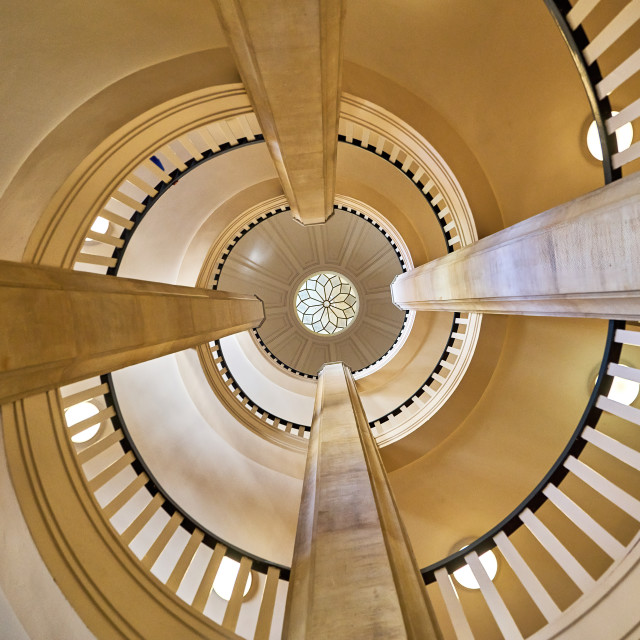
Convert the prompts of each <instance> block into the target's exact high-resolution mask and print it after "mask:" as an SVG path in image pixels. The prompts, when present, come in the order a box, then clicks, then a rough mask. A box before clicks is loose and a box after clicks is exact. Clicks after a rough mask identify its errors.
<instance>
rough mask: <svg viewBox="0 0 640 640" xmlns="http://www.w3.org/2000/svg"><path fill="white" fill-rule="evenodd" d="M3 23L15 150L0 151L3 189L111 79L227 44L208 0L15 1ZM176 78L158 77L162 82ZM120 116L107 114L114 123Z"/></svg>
mask: <svg viewBox="0 0 640 640" xmlns="http://www.w3.org/2000/svg"><path fill="white" fill-rule="evenodd" d="M0 29H1V31H0V33H1V38H0V41H2V59H3V66H4V69H5V74H4V78H3V83H2V85H0V102H1V103H2V105H3V114H4V115H3V127H2V132H1V133H0V146H1V147H2V149H5V150H7V149H10V150H11V153H6V152H5V153H3V154H2V159H0V192H2V191H3V190H4V188H5V187H6V185H7V184H8V182H9V180H10V179H11V178H12V177H13V175H14V174H15V172H16V170H17V169H18V168H19V167H20V166H21V165H22V164H23V163H24V161H25V160H26V158H27V157H28V155H29V154H30V153H31V152H32V151H33V150H34V149H35V148H36V146H37V145H38V144H39V143H40V142H41V141H42V140H43V138H45V136H46V135H48V134H49V133H50V132H51V131H52V130H53V129H54V128H55V127H56V126H57V125H59V124H60V123H61V122H62V121H63V120H64V119H65V118H66V117H67V116H68V115H69V114H70V113H71V112H72V111H74V110H75V109H77V108H79V107H81V106H82V105H84V104H85V103H86V102H87V101H89V100H90V99H92V98H93V97H94V96H96V94H99V93H100V92H101V91H103V90H104V89H105V87H108V86H109V85H112V84H113V83H115V82H117V81H119V80H121V79H122V78H125V77H126V76H129V75H130V74H133V73H135V72H137V71H139V70H141V69H145V68H147V67H152V66H153V65H156V64H158V63H161V62H165V61H169V60H172V59H174V58H179V57H181V56H185V55H187V54H191V53H195V52H198V51H203V50H205V49H211V48H214V47H220V46H224V44H225V42H224V35H223V33H222V30H221V29H220V27H219V25H218V22H217V20H216V18H215V12H214V9H213V7H212V6H211V3H210V2H208V0H195V1H194V2H190V3H189V7H188V9H187V8H186V7H184V6H182V5H180V4H177V3H175V2H171V1H170V0H159V1H153V2H152V1H150V0H144V1H142V2H133V3H132V2H127V1H126V0H116V1H115V2H109V3H101V2H85V3H78V2H76V1H75V0H63V1H62V2H56V3H55V4H52V3H49V2H45V1H43V0H32V1H31V2H27V3H20V2H11V3H6V4H5V5H4V7H3V16H2V26H1V27H0ZM175 80H176V79H175V78H171V77H170V76H165V77H164V78H162V77H159V78H157V81H158V82H159V83H163V84H164V83H166V84H171V83H173V82H175ZM147 91H148V87H147V86H145V84H144V83H140V84H139V85H138V86H137V87H135V86H132V87H130V92H129V97H130V99H131V101H132V102H136V101H141V100H144V97H143V96H144V94H145V92H147ZM117 117H118V116H117V114H116V113H114V112H110V113H109V112H107V113H104V114H103V118H104V120H106V121H111V123H114V122H115V121H117ZM86 124H87V122H85V126H86ZM95 124H98V123H95ZM98 126H99V125H98ZM68 142H73V141H72V140H69V141H68Z"/></svg>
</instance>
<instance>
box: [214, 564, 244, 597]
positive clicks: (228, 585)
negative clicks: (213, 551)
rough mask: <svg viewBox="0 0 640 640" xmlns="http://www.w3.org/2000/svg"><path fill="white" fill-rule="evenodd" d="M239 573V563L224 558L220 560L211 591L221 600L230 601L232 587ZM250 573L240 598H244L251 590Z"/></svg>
mask: <svg viewBox="0 0 640 640" xmlns="http://www.w3.org/2000/svg"><path fill="white" fill-rule="evenodd" d="M239 571H240V563H239V562H237V561H236V560H232V559H231V558H229V557H227V556H225V557H224V558H222V562H221V563H220V568H219V569H218V573H217V574H216V578H215V580H214V581H213V590H214V591H215V592H216V593H217V594H218V595H219V596H220V597H221V598H222V599H223V600H231V594H232V593H233V587H234V585H235V583H236V579H237V577H238V572H239ZM251 580H252V578H251V573H249V575H248V576H247V582H246V583H245V585H244V591H243V592H242V596H243V597H244V596H246V595H247V593H249V589H250V588H251Z"/></svg>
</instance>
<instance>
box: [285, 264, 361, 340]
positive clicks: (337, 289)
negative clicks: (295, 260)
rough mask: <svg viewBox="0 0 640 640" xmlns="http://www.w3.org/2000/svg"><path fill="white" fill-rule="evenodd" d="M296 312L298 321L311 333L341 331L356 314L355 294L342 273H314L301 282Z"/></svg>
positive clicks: (353, 288) (356, 299)
mask: <svg viewBox="0 0 640 640" xmlns="http://www.w3.org/2000/svg"><path fill="white" fill-rule="evenodd" d="M296 312H297V314H298V318H299V320H300V322H302V324H303V325H304V326H305V327H306V328H307V329H309V331H313V333H319V334H320V335H332V334H335V333H340V331H343V330H344V329H346V328H347V327H348V326H349V325H350V324H351V322H352V321H353V319H354V318H355V317H356V314H357V313H358V293H357V292H356V288H355V287H354V286H353V285H352V284H351V282H349V280H348V279H347V278H345V277H344V276H342V275H339V274H337V273H331V272H322V273H316V274H315V275H313V276H311V277H310V278H307V279H306V280H305V281H304V282H303V283H302V284H301V285H300V288H299V289H298V293H297V295H296Z"/></svg>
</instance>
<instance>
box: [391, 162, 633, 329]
mask: <svg viewBox="0 0 640 640" xmlns="http://www.w3.org/2000/svg"><path fill="white" fill-rule="evenodd" d="M391 293H392V296H393V300H394V302H395V303H396V305H398V306H399V307H400V308H402V309H414V310H417V311H423V310H424V311H438V310H441V311H463V312H469V311H478V312H482V313H503V314H518V315H541V316H576V317H597V318H609V319H627V320H640V174H634V175H632V176H629V177H628V178H625V179H623V180H619V181H617V182H614V183H613V184H610V185H608V186H606V187H603V188H602V189H599V190H597V191H594V192H593V193H589V194H587V195H585V196H582V197H580V198H578V199H577V200H573V201H572V202H569V203H567V204H563V205H560V206H558V207H555V208H554V209H551V210H549V211H546V212H545V213H541V214H539V215H537V216H534V217H533V218H529V219H528V220H524V221H523V222H520V223H518V224H516V225H513V226H512V227H509V228H508V229H504V230H502V231H498V233H494V234H493V235H491V236H488V237H487V238H484V239H482V240H479V241H478V242H476V243H474V244H472V245H470V246H468V247H465V248H463V249H460V250H459V251H455V252H454V253H451V254H449V255H447V256H445V257H444V258H439V259H438V260H434V261H433V262H429V263H428V264H425V265H423V266H421V267H418V268H417V269H414V270H413V271H410V272H408V273H405V274H402V275H401V276H398V278H396V280H395V281H394V283H393V285H392V287H391Z"/></svg>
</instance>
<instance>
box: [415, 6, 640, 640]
mask: <svg viewBox="0 0 640 640" xmlns="http://www.w3.org/2000/svg"><path fill="white" fill-rule="evenodd" d="M545 3H546V5H547V7H548V8H549V10H550V12H551V14H552V15H553V17H554V19H555V20H556V22H557V24H558V27H559V29H560V31H561V33H562V35H563V37H564V39H565V41H566V42H567V44H568V46H569V49H570V51H571V54H572V56H573V59H574V62H575V63H576V66H577V68H578V71H579V73H580V77H581V79H582V81H583V84H584V87H585V91H586V93H587V97H588V99H589V103H590V105H591V108H592V110H593V114H594V118H595V121H596V123H597V127H598V131H599V136H600V141H601V146H602V152H603V171H604V177H605V183H607V184H608V183H610V182H613V181H614V180H617V179H619V178H621V177H622V168H623V167H627V169H629V170H632V169H635V170H637V168H638V167H637V164H638V163H637V162H636V161H637V160H638V159H639V158H640V142H636V143H635V144H633V145H632V146H631V147H630V148H628V149H627V150H624V151H618V149H617V140H616V136H615V130H616V129H617V128H619V127H621V126H623V125H624V124H626V123H628V122H634V121H637V120H638V118H640V84H639V83H638V82H637V80H636V82H635V84H634V83H633V81H632V79H633V77H634V74H637V73H638V71H640V49H639V48H638V47H637V46H636V47H635V48H634V49H633V50H632V53H631V54H630V55H628V49H629V47H628V42H627V43H626V45H625V44H624V43H623V42H622V41H623V36H624V34H625V33H626V32H627V30H628V29H629V28H630V27H632V26H633V24H634V23H635V22H637V21H640V6H639V5H638V3H637V2H633V1H632V2H629V3H627V4H626V5H625V6H624V7H623V8H622V9H621V10H620V11H619V12H618V13H617V14H615V15H614V16H613V18H611V19H610V20H609V21H608V22H607V23H606V24H604V25H600V27H599V29H598V32H597V34H596V35H594V36H592V38H591V39H589V38H587V35H586V30H585V25H584V23H585V22H586V21H587V18H588V16H589V15H590V14H591V13H592V12H593V11H594V10H596V9H597V8H598V5H604V4H606V3H604V2H601V0H577V1H576V2H575V3H573V5H572V4H570V3H569V2H568V1H567V0H545ZM594 24H595V22H594ZM616 47H619V49H620V52H625V51H627V53H626V54H625V55H626V57H623V59H622V62H620V63H619V64H616V66H615V67H613V68H611V69H608V70H607V72H606V73H603V72H602V69H601V66H600V65H599V63H598V61H599V60H600V59H601V56H602V54H603V53H604V52H606V51H611V50H615V49H616ZM625 47H626V49H625ZM621 55H622V54H621ZM619 57H620V56H618V58H619ZM625 83H627V86H626V87H625V88H626V89H628V90H630V91H633V90H634V89H635V90H636V92H637V95H635V100H634V99H633V98H632V101H631V102H629V103H628V105H627V106H620V108H619V110H620V113H619V114H618V115H616V116H612V114H611V103H610V99H609V95H610V94H611V93H615V91H616V89H618V88H620V87H623V86H624V85H625ZM629 85H631V86H629ZM627 94H628V91H627ZM634 163H635V165H634ZM638 347H640V326H638V324H637V323H627V324H626V323H625V322H623V321H611V322H610V323H609V331H608V335H607V341H606V346H605V351H604V356H603V359H602V363H601V367H600V371H599V374H598V378H597V381H596V384H595V387H594V389H593V392H592V394H591V396H590V399H589V402H588V404H587V407H586V409H585V411H584V414H583V416H582V418H581V420H580V422H579V424H578V426H577V428H576V429H575V431H574V433H573V435H572V437H571V439H570V440H569V442H568V444H567V445H566V447H565V449H564V451H563V452H562V454H561V455H560V457H559V458H558V460H557V461H556V462H555V464H554V465H553V466H552V468H551V469H550V470H549V472H548V473H547V474H546V475H545V477H544V478H543V479H542V480H541V481H540V483H539V484H538V485H537V486H536V487H535V489H534V490H533V491H532V492H531V493H530V494H529V496H527V498H526V499H525V500H524V501H523V502H522V503H521V504H520V505H519V506H518V507H517V508H516V509H514V511H513V512H512V513H510V514H509V515H508V516H507V517H506V518H505V519H504V520H503V521H502V522H500V523H499V524H498V525H496V526H495V527H494V528H493V529H491V530H490V531H488V532H487V533H485V534H484V535H483V536H481V537H480V538H478V539H477V540H475V541H474V542H472V543H471V544H469V545H467V546H465V547H464V549H462V550H459V551H456V552H455V553H453V554H452V555H450V556H449V557H447V558H445V559H443V560H441V561H439V562H436V563H434V564H432V565H431V566H429V567H426V568H424V569H422V575H423V579H424V581H425V584H426V585H428V589H430V590H431V589H435V590H437V591H438V593H439V595H440V596H441V599H442V601H443V602H444V607H445V610H446V614H444V613H443V615H446V617H447V618H448V621H447V622H448V623H450V624H451V625H452V627H453V629H454V633H455V634H456V636H457V637H458V638H465V639H467V638H473V637H474V627H475V625H476V624H477V621H476V620H475V619H474V618H473V617H472V616H471V617H469V616H467V613H466V612H465V610H464V607H463V604H462V601H461V598H460V597H459V594H458V592H457V590H456V587H454V584H455V582H454V580H453V579H452V575H453V574H454V572H456V571H457V570H459V569H461V568H463V567H465V566H466V567H468V568H469V570H470V571H471V573H472V574H473V576H474V578H475V580H476V581H477V585H478V588H479V591H480V593H481V594H482V596H483V598H484V600H485V602H486V605H487V607H488V609H489V611H490V613H491V615H492V617H493V619H494V621H495V624H496V625H497V627H498V629H499V630H500V632H501V634H502V635H503V636H504V637H505V638H508V639H511V638H522V637H524V636H527V635H531V632H529V633H523V630H522V629H523V621H522V615H521V613H522V612H520V616H519V615H518V612H516V611H513V610H510V609H509V607H508V606H507V604H506V601H507V599H506V598H505V597H504V596H505V595H506V594H504V593H503V594H501V593H500V592H499V590H498V588H497V587H496V585H494V584H493V582H492V580H491V578H489V576H488V574H487V571H486V569H485V568H484V566H483V564H482V562H481V560H480V556H481V555H482V554H484V553H486V552H488V551H494V552H496V553H497V554H498V556H499V558H500V561H501V563H506V564H508V565H509V567H510V569H511V570H512V572H513V574H514V575H515V578H516V582H518V583H519V585H520V588H523V589H524V592H525V593H526V594H527V597H528V598H529V599H530V600H529V601H528V603H529V602H530V603H533V604H534V605H535V607H536V608H537V610H538V611H539V612H540V614H541V616H542V618H543V620H545V621H546V623H552V622H557V621H559V619H560V617H561V615H562V614H563V611H562V610H561V608H560V607H559V606H558V604H557V603H556V601H555V599H554V598H553V597H552V595H551V594H550V592H549V588H548V586H549V584H550V583H551V582H552V580H550V578H549V577H548V576H546V575H545V570H544V569H543V568H542V567H541V566H536V564H535V560H534V559H533V558H532V559H529V558H527V557H526V553H525V552H524V551H523V550H522V549H521V548H520V549H519V546H520V545H519V543H518V539H519V540H522V536H520V537H519V536H518V535H517V534H518V532H519V531H520V530H521V529H526V530H527V531H528V532H529V533H530V534H531V535H532V536H533V537H534V538H535V539H536V540H537V541H538V543H539V544H540V545H541V546H542V548H543V549H544V550H545V551H546V553H547V554H548V555H549V556H550V557H551V558H552V559H553V561H554V562H555V564H556V565H557V566H558V567H559V568H560V569H561V573H563V574H564V575H565V576H567V577H568V579H569V580H570V582H572V583H573V584H574V585H575V587H577V592H578V594H579V595H580V596H581V595H584V594H588V593H590V592H591V591H592V590H593V589H594V588H595V586H596V584H597V581H598V580H599V579H601V578H603V577H604V576H607V575H610V573H611V571H612V570H613V569H614V568H615V566H616V565H617V564H619V563H620V562H621V561H622V560H623V559H624V558H625V557H626V556H627V554H628V553H629V552H630V550H631V549H632V548H635V546H636V544H637V543H638V536H639V534H640V499H639V498H640V496H639V495H638V491H637V487H638V486H640V475H639V472H640V452H639V451H638V449H637V446H638V438H637V429H638V426H639V425H640V409H638V408H635V407H633V406H628V405H626V404H624V403H621V402H618V401H616V400H614V399H612V398H609V397H608V395H609V393H610V390H611V385H612V382H613V379H614V376H615V377H619V378H623V379H624V380H628V381H630V382H632V383H638V382H640V369H636V368H632V367H627V366H624V365H622V364H621V361H622V360H625V359H627V360H630V361H634V360H636V361H637V359H638V354H637V353H634V350H637V349H638ZM626 355H628V357H627V358H626V357H625V356H626ZM611 461H615V463H616V464H615V466H614V468H612V466H611ZM576 482H577V484H578V485H580V484H582V485H583V486H586V487H588V490H587V495H588V492H589V491H591V492H592V493H591V495H592V496H594V499H593V500H589V499H585V497H584V496H585V493H584V492H582V493H581V492H576V489H575V487H576ZM574 494H576V495H574ZM596 496H597V497H596ZM599 501H600V504H598V502H599ZM602 501H604V503H605V504H607V505H609V508H610V512H611V507H613V512H614V513H615V512H616V510H617V511H618V513H622V514H624V516H622V517H620V518H617V519H616V520H615V521H613V519H611V520H605V521H603V519H602ZM550 505H552V506H551V507H550ZM550 509H556V510H558V511H560V512H561V513H562V514H563V516H564V517H565V518H566V519H568V520H569V521H570V522H572V523H573V525H575V527H576V529H577V530H579V531H580V532H581V534H582V536H583V539H584V537H586V538H587V539H589V540H590V541H592V543H593V544H594V545H595V546H596V547H597V548H598V549H599V550H600V553H601V554H604V555H605V556H606V557H607V558H608V562H607V563H606V566H605V568H604V569H603V570H602V571H601V573H600V575H594V574H593V569H592V570H588V569H587V568H585V566H584V565H583V564H582V563H581V562H580V560H579V559H578V549H579V547H580V545H581V544H583V542H580V541H579V536H578V537H574V539H573V542H574V546H571V545H570V544H568V543H567V541H566V539H565V538H563V539H562V540H561V536H560V534H559V533H558V532H557V531H555V530H554V526H553V523H554V521H555V520H554V518H553V517H551V516H550V515H549V514H550ZM556 526H557V525H556ZM460 588H461V587H460V585H459V584H458V586H457V589H460ZM514 588H515V587H514ZM579 600H580V597H579V596H578V597H576V598H574V603H575V604H577V603H578V601H579ZM511 602H512V603H513V599H512V598H511ZM528 603H527V605H526V606H530V605H529V604H528ZM541 624H542V625H544V623H541ZM540 629H541V627H540V625H539V626H538V632H540V633H542V631H541V630H540ZM535 635H536V638H538V637H544V636H540V635H539V634H538V633H536V634H535Z"/></svg>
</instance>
